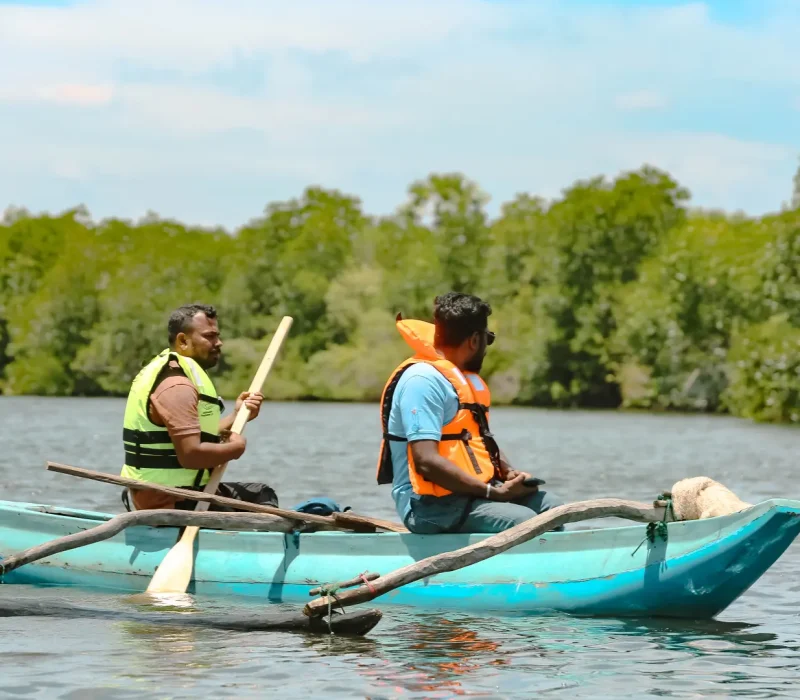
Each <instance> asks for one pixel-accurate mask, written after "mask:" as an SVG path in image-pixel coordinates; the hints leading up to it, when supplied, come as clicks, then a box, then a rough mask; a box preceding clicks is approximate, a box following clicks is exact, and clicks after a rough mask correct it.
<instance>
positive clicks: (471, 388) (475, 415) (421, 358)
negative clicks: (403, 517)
mask: <svg viewBox="0 0 800 700" xmlns="http://www.w3.org/2000/svg"><path fill="white" fill-rule="evenodd" d="M397 329H398V331H400V334H401V335H402V336H403V339H404V340H405V341H406V343H408V344H409V345H410V346H411V349H412V350H414V351H415V352H414V355H413V357H409V358H408V359H407V360H405V361H404V362H402V363H401V364H400V365H399V366H398V367H397V369H395V370H394V372H392V375H391V377H390V378H389V381H388V382H387V383H386V386H385V387H384V389H383V395H382V396H381V407H380V412H381V424H382V426H383V440H382V441H381V450H380V456H379V458H378V468H377V479H378V483H379V484H390V483H392V480H393V478H394V469H393V466H392V455H391V451H390V449H389V443H390V442H391V441H395V442H406V438H405V437H400V436H397V435H391V434H390V433H389V412H390V411H391V408H392V398H393V396H394V391H395V389H396V388H397V383H398V381H399V380H400V377H401V376H402V375H403V373H404V372H405V371H406V370H407V369H408V368H409V367H411V366H412V365H414V364H417V363H418V362H424V363H426V364H429V365H431V366H432V367H435V368H436V369H437V370H438V371H439V372H441V373H442V376H444V377H445V379H447V381H449V382H450V383H451V384H452V385H453V388H454V389H455V391H456V394H457V395H458V411H457V412H456V415H455V417H454V418H453V420H452V421H450V422H449V423H448V424H447V425H445V426H444V427H443V428H442V437H441V439H440V441H439V454H440V455H442V457H445V458H446V459H448V460H450V461H451V462H452V463H453V464H455V465H456V466H457V467H458V468H459V469H461V470H462V471H464V472H466V473H467V474H470V475H471V476H474V477H476V478H477V479H479V480H480V481H482V482H483V483H488V482H489V481H491V480H492V479H493V478H494V475H495V471H496V470H497V469H499V468H500V450H499V448H498V446H497V443H496V442H495V439H494V436H493V435H492V433H491V431H490V430H489V408H490V406H491V393H490V392H489V387H488V386H486V382H484V381H483V379H481V378H480V376H479V375H477V374H475V373H474V372H462V371H461V370H460V369H458V367H456V366H455V365H454V364H453V363H452V362H450V361H449V360H446V359H445V358H444V357H443V356H442V355H441V354H439V352H438V351H437V350H436V348H435V347H434V345H433V338H434V326H433V324H432V323H427V322H425V321H416V320H402V319H401V318H400V317H399V316H398V318H397ZM407 450H408V465H409V478H410V479H411V486H412V488H413V489H414V493H417V494H420V495H424V496H446V495H448V494H450V493H452V492H451V491H448V490H447V489H446V488H444V487H442V486H439V485H438V484H434V483H433V482H431V481H428V480H427V479H425V478H424V477H423V476H422V475H421V474H419V472H417V470H416V467H415V466H414V459H413V457H412V455H411V446H410V445H409V446H408V447H407Z"/></svg>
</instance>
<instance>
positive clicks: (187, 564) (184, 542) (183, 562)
mask: <svg viewBox="0 0 800 700" xmlns="http://www.w3.org/2000/svg"><path fill="white" fill-rule="evenodd" d="M196 533H197V528H196V527H187V528H186V530H185V532H184V533H183V537H181V538H180V539H179V540H178V542H177V543H176V544H175V546H174V547H173V548H172V549H170V550H169V552H167V556H166V557H164V560H163V561H162V562H161V565H160V566H159V567H158V569H156V573H155V574H154V575H153V578H152V579H151V581H150V585H149V586H148V587H147V592H148V593H186V589H187V588H188V587H189V581H191V580H192V569H193V568H194V537H195V534H196Z"/></svg>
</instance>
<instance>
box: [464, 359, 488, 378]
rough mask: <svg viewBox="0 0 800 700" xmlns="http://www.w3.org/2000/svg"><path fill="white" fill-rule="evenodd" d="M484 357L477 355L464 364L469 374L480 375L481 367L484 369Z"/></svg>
mask: <svg viewBox="0 0 800 700" xmlns="http://www.w3.org/2000/svg"><path fill="white" fill-rule="evenodd" d="M483 357H484V356H483V355H475V356H474V357H473V358H471V359H470V360H469V362H466V363H465V364H464V369H465V370H466V371H467V372H475V374H479V373H480V371H481V367H483Z"/></svg>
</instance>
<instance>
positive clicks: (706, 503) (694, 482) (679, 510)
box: [670, 476, 752, 520]
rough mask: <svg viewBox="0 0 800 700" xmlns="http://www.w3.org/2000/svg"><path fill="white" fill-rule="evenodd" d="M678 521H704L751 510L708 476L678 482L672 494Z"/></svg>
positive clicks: (747, 504) (748, 504)
mask: <svg viewBox="0 0 800 700" xmlns="http://www.w3.org/2000/svg"><path fill="white" fill-rule="evenodd" d="M670 495H671V496H672V507H673V509H674V511H675V518H676V520H702V519H703V518H713V517H715V516H717V515H730V514H731V513H737V512H739V511H740V510H744V509H745V508H749V507H750V506H751V505H752V504H751V503H745V502H744V501H742V500H740V499H739V497H738V496H737V495H736V494H735V493H733V491H731V490H730V489H728V488H726V487H725V486H723V485H722V484H720V483H719V482H718V481H714V480H713V479H710V478H709V477H707V476H694V477H692V478H690V479H682V480H681V481H678V482H677V483H676V484H675V485H674V486H673V487H672V491H671V493H670Z"/></svg>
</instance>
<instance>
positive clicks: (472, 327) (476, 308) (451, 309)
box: [433, 292, 492, 348]
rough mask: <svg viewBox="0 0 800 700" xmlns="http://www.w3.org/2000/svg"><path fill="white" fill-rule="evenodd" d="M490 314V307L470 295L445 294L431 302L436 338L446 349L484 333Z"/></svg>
mask: <svg viewBox="0 0 800 700" xmlns="http://www.w3.org/2000/svg"><path fill="white" fill-rule="evenodd" d="M491 314H492V307H491V306H489V304H488V303H487V302H485V301H483V300H482V299H479V298H478V297H476V296H473V295H472V294H462V293H460V292H447V294H441V295H439V296H437V297H436V299H435V300H434V302H433V320H434V323H435V325H436V330H437V336H438V337H439V339H440V342H441V343H442V344H443V345H444V346H446V347H451V348H455V347H458V346H459V345H461V343H463V342H464V341H465V340H466V339H467V338H469V337H470V336H471V335H472V334H473V333H476V332H481V331H485V330H486V328H487V326H488V320H487V319H488V318H489V316H491Z"/></svg>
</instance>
